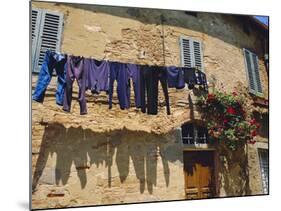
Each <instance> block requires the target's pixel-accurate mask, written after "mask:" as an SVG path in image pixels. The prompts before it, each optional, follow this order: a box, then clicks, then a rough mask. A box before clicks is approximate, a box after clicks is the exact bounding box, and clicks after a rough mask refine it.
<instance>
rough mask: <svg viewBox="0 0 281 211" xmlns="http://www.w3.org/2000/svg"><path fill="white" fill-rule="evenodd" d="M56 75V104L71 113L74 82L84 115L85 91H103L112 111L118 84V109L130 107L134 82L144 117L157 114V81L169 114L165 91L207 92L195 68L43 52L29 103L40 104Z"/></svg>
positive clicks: (201, 76)
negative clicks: (33, 101)
mask: <svg viewBox="0 0 281 211" xmlns="http://www.w3.org/2000/svg"><path fill="white" fill-rule="evenodd" d="M54 69H55V71H56V73H57V77H58V78H57V79H58V80H57V91H56V103H57V104H58V105H62V106H63V110H64V111H67V112H70V110H71V102H72V89H73V82H74V81H75V80H76V81H77V83H78V87H79V93H78V101H79V105H80V114H87V101H86V97H85V92H86V90H91V92H92V93H97V94H99V93H100V92H101V91H105V92H106V93H107V94H108V96H109V100H108V103H109V109H111V108H112V96H113V90H114V82H115V81H116V82H117V97H118V101H119V106H120V108H121V109H128V108H129V107H130V93H131V91H130V88H131V82H130V81H132V82H133V89H134V95H135V105H136V107H137V108H141V110H142V112H143V113H146V112H147V113H148V114H154V115H155V114H157V112H158V83H159V81H160V83H161V86H162V89H163V92H164V96H165V102H166V108H167V114H168V115H169V114H170V105H169V95H168V88H177V89H182V88H184V87H185V84H187V85H188V88H189V89H192V88H193V87H194V85H202V86H203V88H204V90H205V91H208V86H207V80H206V75H205V74H204V73H203V72H201V71H197V70H196V68H186V67H176V66H156V65H140V64H132V63H122V62H116V61H108V60H97V59H94V58H85V57H83V56H73V55H67V54H61V53H58V52H53V51H50V50H47V51H46V54H45V57H44V62H43V63H42V66H41V69H40V72H39V76H38V80H37V84H36V87H35V90H34V93H33V96H32V99H33V100H35V101H37V102H41V103H43V101H44V96H45V92H46V89H47V87H48V85H49V83H50V81H51V78H52V73H53V70H54Z"/></svg>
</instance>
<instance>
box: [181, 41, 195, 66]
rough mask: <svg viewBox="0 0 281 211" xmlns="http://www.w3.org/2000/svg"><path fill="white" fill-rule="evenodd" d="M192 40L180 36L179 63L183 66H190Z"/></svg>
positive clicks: (191, 62) (191, 60)
mask: <svg viewBox="0 0 281 211" xmlns="http://www.w3.org/2000/svg"><path fill="white" fill-rule="evenodd" d="M191 43H192V41H191V40H190V39H185V38H182V37H181V38H180V48H181V65H182V66H183V67H192V65H193V57H192V53H191V52H192V45H191Z"/></svg>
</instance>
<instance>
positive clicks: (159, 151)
mask: <svg viewBox="0 0 281 211" xmlns="http://www.w3.org/2000/svg"><path fill="white" fill-rule="evenodd" d="M163 140H164V141H163ZM166 143H167V141H165V138H163V136H160V135H155V134H152V133H146V132H139V131H138V132H133V131H129V130H126V129H124V130H117V131H111V132H105V133H96V132H93V131H91V130H90V129H83V128H82V127H77V128H74V127H70V128H65V126H64V125H62V124H60V123H49V124H47V125H46V127H45V130H44V135H43V139H42V142H41V145H40V151H39V157H38V159H37V160H35V161H34V162H36V164H35V169H34V172H33V181H32V192H35V191H36V187H37V185H38V184H41V180H42V177H43V176H42V175H43V174H44V171H46V170H47V168H49V166H50V165H55V166H53V168H54V169H55V171H54V174H55V176H54V178H55V181H54V184H56V185H60V184H62V185H66V184H67V183H68V182H69V178H70V176H71V174H72V175H73V173H75V172H76V174H77V177H78V178H79V181H80V186H81V189H84V188H85V187H86V185H87V183H88V181H87V176H88V175H87V174H88V173H89V172H91V174H95V172H94V171H97V170H98V169H99V168H101V169H102V168H104V169H107V172H105V173H104V174H107V181H108V183H107V186H106V184H103V185H104V187H106V188H110V187H112V178H114V176H115V175H112V173H114V174H116V172H112V166H113V165H114V168H115V167H117V173H118V177H119V180H120V182H121V183H124V182H125V181H126V179H127V177H128V175H129V174H130V176H131V175H133V176H135V177H136V179H137V180H138V181H139V185H140V187H139V189H140V193H143V192H144V190H145V184H146V186H147V190H148V192H149V193H150V194H152V193H153V187H155V186H156V185H157V184H156V181H157V165H161V164H162V165H163V171H164V172H163V175H164V177H165V183H166V186H167V187H168V186H169V177H170V169H169V161H171V162H174V161H175V160H176V159H177V157H175V156H170V155H169V153H168V152H167V150H168V149H169V150H174V151H175V150H180V149H176V148H173V147H171V146H169V147H165V144H166ZM165 150H166V151H165ZM52 156H55V161H50V160H54V158H52ZM159 159H161V160H162V162H158V161H159ZM130 160H131V162H130ZM180 161H181V162H182V160H181V159H180ZM48 162H49V163H48ZM50 163H53V164H50ZM130 163H131V165H133V169H134V172H130V167H129V166H130ZM131 169H132V168H131ZM40 178H41V179H40ZM137 180H136V181H137ZM54 184H51V185H54Z"/></svg>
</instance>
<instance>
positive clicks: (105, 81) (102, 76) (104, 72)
mask: <svg viewBox="0 0 281 211" xmlns="http://www.w3.org/2000/svg"><path fill="white" fill-rule="evenodd" d="M87 66H88V67H87V68H88V79H87V89H90V90H91V91H92V92H93V93H100V92H101V91H106V92H108V90H109V70H110V66H109V62H108V61H105V60H102V61H98V60H95V59H88V62H87Z"/></svg>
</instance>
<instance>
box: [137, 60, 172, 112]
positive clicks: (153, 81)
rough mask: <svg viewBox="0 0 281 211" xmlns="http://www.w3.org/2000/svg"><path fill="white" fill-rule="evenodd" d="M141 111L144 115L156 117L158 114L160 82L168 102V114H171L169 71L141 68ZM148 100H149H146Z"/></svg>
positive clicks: (160, 68)
mask: <svg viewBox="0 0 281 211" xmlns="http://www.w3.org/2000/svg"><path fill="white" fill-rule="evenodd" d="M140 73H141V74H140V83H141V84H140V86H141V110H142V112H143V113H145V112H146V110H147V113H148V114H153V115H156V114H157V113H158V82H159V81H160V83H161V85H162V89H163V92H164V96H165V101H166V109H167V114H168V115H169V114H170V113H171V112H170V105H169V95H168V85H167V71H166V69H165V68H163V67H157V66H148V65H144V66H141V72H140ZM146 99H147V100H146Z"/></svg>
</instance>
